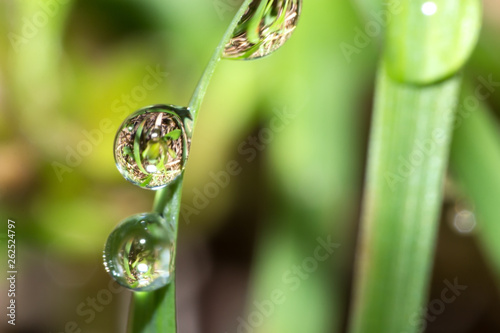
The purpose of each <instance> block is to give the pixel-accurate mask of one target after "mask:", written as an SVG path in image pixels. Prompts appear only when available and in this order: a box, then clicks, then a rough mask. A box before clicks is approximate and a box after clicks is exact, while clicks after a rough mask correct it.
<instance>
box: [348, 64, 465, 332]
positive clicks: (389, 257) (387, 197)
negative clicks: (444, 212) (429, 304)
mask: <svg viewBox="0 0 500 333" xmlns="http://www.w3.org/2000/svg"><path fill="white" fill-rule="evenodd" d="M458 87H459V78H458V77H453V78H451V79H449V80H446V81H444V82H441V83H438V84H435V85H430V86H413V85H406V84H402V83H398V82H396V81H394V80H392V79H391V78H390V77H389V76H388V75H387V73H386V72H385V70H384V68H381V70H380V72H379V77H378V84H377V92H376V104H375V110H374V112H375V114H374V117H375V118H374V123H373V125H372V126H373V127H372V128H373V129H372V133H371V141H370V148H369V149H370V152H369V161H368V176H367V184H366V188H365V196H364V202H363V216H362V225H361V231H360V232H361V233H360V240H359V245H358V253H359V259H358V267H357V273H356V279H357V280H356V283H355V287H354V290H355V295H354V296H355V297H354V301H353V313H352V317H351V326H350V331H349V332H350V333H366V332H385V333H400V332H405V333H417V332H419V331H420V330H419V327H418V325H415V324H414V321H415V316H417V318H418V316H419V314H420V311H421V309H422V307H423V306H424V304H425V302H426V294H427V290H428V282H429V277H430V273H431V267H432V260H433V256H434V247H435V240H436V233H437V224H438V217H439V211H440V207H441V200H442V187H443V178H444V174H445V170H446V166H447V161H448V151H449V141H450V136H451V125H452V122H451V121H450V120H449V119H452V116H453V109H454V104H455V101H456V100H457V96H458Z"/></svg>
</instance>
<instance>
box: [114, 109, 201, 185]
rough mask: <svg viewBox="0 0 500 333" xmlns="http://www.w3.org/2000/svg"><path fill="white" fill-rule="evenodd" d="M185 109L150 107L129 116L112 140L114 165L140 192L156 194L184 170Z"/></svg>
mask: <svg viewBox="0 0 500 333" xmlns="http://www.w3.org/2000/svg"><path fill="white" fill-rule="evenodd" d="M191 121H192V120H191V113H190V112H189V109H188V108H185V107H180V106H174V105H153V106H149V107H146V108H143V109H140V110H138V111H136V112H135V113H133V114H132V115H130V116H129V117H128V118H127V119H125V121H124V122H123V124H122V125H121V126H120V129H119V130H118V133H117V134H116V137H115V144H114V152H115V162H116V166H117V168H118V170H119V171H120V173H121V174H122V176H123V177H124V178H125V179H126V180H128V181H130V182H131V183H132V184H134V185H137V186H140V187H142V188H146V189H151V190H158V189H160V188H163V187H165V186H167V185H168V184H170V183H171V182H172V181H173V180H175V178H177V177H178V176H179V175H180V174H181V173H182V171H183V170H184V167H185V164H186V161H187V157H188V155H189V148H190V145H191V139H190V137H189V136H188V135H187V132H186V125H187V124H189V123H190V122H191Z"/></svg>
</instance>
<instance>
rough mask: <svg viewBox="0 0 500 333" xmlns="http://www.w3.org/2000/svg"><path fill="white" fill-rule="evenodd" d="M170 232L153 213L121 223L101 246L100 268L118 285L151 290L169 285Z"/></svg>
mask: <svg viewBox="0 0 500 333" xmlns="http://www.w3.org/2000/svg"><path fill="white" fill-rule="evenodd" d="M174 251H175V247H174V231H173V229H172V228H171V227H170V226H169V225H168V224H167V223H166V221H165V220H164V219H163V217H161V216H160V215H159V214H157V213H143V214H137V215H133V216H130V217H128V218H127V219H125V220H123V221H122V222H121V223H120V224H119V225H118V226H117V227H116V228H115V229H114V230H113V231H112V232H111V234H110V235H109V237H108V240H107V242H106V246H105V247H104V255H103V258H104V267H105V268H106V271H107V272H108V273H109V274H110V275H111V276H112V277H113V278H114V279H115V280H116V281H117V282H118V283H119V284H121V285H122V286H124V287H126V288H129V289H132V290H134V291H152V290H156V289H158V288H161V287H163V286H165V285H167V284H168V283H170V281H171V278H172V273H173V272H174Z"/></svg>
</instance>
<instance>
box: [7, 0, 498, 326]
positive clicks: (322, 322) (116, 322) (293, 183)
mask: <svg viewBox="0 0 500 333" xmlns="http://www.w3.org/2000/svg"><path fill="white" fill-rule="evenodd" d="M238 3H239V2H238V1H234V0H206V1H202V0H191V1H174V0H148V1H131V0H122V1H118V0H85V1H84V0H73V1H69V0H44V1H40V0H36V1H28V0H22V1H21V0H19V1H11V0H0V36H2V38H0V213H1V214H0V217H1V219H2V225H3V226H4V227H1V228H0V235H1V238H2V240H1V241H2V246H1V248H2V249H4V250H2V251H5V253H6V250H5V248H6V246H4V244H5V243H6V236H5V234H6V230H7V227H6V224H7V219H8V218H10V219H13V220H15V221H16V246H17V247H16V250H17V252H16V255H17V258H16V264H17V269H18V272H19V273H18V280H17V292H16V302H17V303H16V305H17V318H16V326H15V327H12V326H11V325H7V323H6V320H5V315H4V314H3V313H2V316H3V317H4V319H3V320H2V321H1V322H0V331H1V332H33V333H36V332H53V333H55V332H65V330H66V331H72V330H74V328H73V325H76V326H77V327H78V329H81V332H93V333H99V332H124V331H125V326H126V322H127V311H128V304H129V299H130V293H129V292H128V291H119V292H116V293H110V292H107V291H106V290H111V291H116V290H114V289H113V288H112V287H111V289H110V286H109V283H110V280H111V279H110V277H109V276H108V275H107V273H106V272H105V271H104V268H103V266H102V249H103V244H104V242H105V240H106V238H107V236H108V234H109V233H110V232H111V230H112V229H113V228H114V226H115V225H116V224H117V223H118V222H119V221H121V220H122V219H124V218H125V217H127V216H129V215H132V214H135V213H139V212H146V211H149V210H150V209H151V206H152V200H153V192H150V191H145V190H141V189H139V188H138V187H135V186H132V185H131V184H129V183H128V182H126V181H125V180H124V179H123V178H122V177H121V175H120V174H119V173H118V171H117V170H116V168H115V166H114V160H113V152H112V145H113V139H114V134H115V131H116V129H117V128H118V126H119V125H120V124H121V122H122V121H123V119H124V118H125V117H126V116H127V115H128V114H130V113H132V112H133V111H135V110H136V109H139V108H141V107H143V106H146V105H150V104H157V103H167V104H177V105H186V104H187V103H188V101H189V98H190V96H191V94H192V92H193V89H194V87H195V85H196V83H197V81H198V79H199V77H200V75H201V73H202V72H203V69H204V67H205V65H206V63H207V62H208V59H209V57H210V55H211V53H212V51H213V49H214V47H215V45H216V44H217V43H218V41H219V40H220V38H221V36H222V33H223V32H224V30H225V27H226V26H227V24H228V22H229V20H230V19H231V18H232V15H233V13H234V12H235V10H236V9H237V6H238ZM484 8H485V14H486V15H485V27H484V29H483V34H482V37H481V41H480V45H479V46H478V49H477V52H476V53H475V54H474V56H473V58H472V61H471V62H470V65H469V66H468V68H467V71H466V78H471V80H474V78H476V77H477V76H478V75H482V76H488V75H493V77H496V78H500V59H499V58H498V54H500V52H499V51H500V43H498V41H499V40H498V37H495V36H497V35H498V34H499V33H500V24H499V23H498V22H500V6H499V5H498V3H497V2H495V1H494V0H490V1H485V4H484ZM365 14H366V15H365ZM365 14H362V13H361V11H359V10H358V9H357V6H356V3H355V2H352V1H326V0H324V1H304V7H303V12H302V17H301V19H300V21H299V26H298V28H297V30H296V31H295V32H294V35H293V36H292V38H291V39H290V41H289V42H287V43H286V44H285V46H284V47H283V48H282V49H280V50H279V51H277V52H276V53H275V54H273V55H272V56H270V57H267V58H264V59H262V60H258V61H246V62H243V61H223V62H222V63H221V64H220V66H219V68H218V70H217V72H216V74H215V76H214V78H213V80H212V82H211V85H210V88H209V90H208V93H207V97H206V99H205V102H204V104H203V106H202V109H201V112H200V117H199V121H198V123H197V127H196V132H195V136H194V140H193V143H192V150H191V154H190V160H189V163H188V167H187V170H186V175H185V182H184V190H183V209H182V211H181V219H180V221H181V225H180V236H179V237H180V238H179V249H178V259H177V263H178V264H177V266H178V267H177V272H178V273H177V279H178V295H177V299H178V321H179V332H182V333H185V332H186V333H187V332H189V333H196V332H211V333H212V332H213V333H216V332H236V331H237V329H238V326H239V325H240V327H241V325H242V324H241V322H242V321H241V320H243V321H248V319H249V317H248V315H249V314H251V313H252V312H254V311H256V309H257V308H258V306H257V308H256V305H255V302H257V303H262V302H263V301H265V300H268V299H269V298H270V296H269V295H271V294H272V291H273V290H274V289H276V288H278V289H282V290H286V293H285V294H286V295H285V298H286V301H285V302H284V303H283V304H279V305H275V306H274V307H273V309H272V311H271V310H270V312H269V315H263V317H265V319H264V320H263V322H262V323H260V324H259V325H255V326H256V327H253V328H252V329H253V332H262V333H271V332H272V333H280V332H287V333H289V332H314V333H322V332H343V331H344V330H345V323H346V316H347V309H348V305H349V297H350V292H351V291H350V284H351V275H352V267H353V261H354V259H355V238H356V231H357V224H358V219H359V208H360V202H361V194H362V188H363V179H364V164H365V162H366V147H367V140H368V133H369V124H370V116H371V103H372V95H373V81H374V75H375V74H374V72H375V68H376V64H377V57H378V56H379V52H378V46H379V43H380V37H381V36H382V33H380V34H379V35H378V36H374V37H370V38H368V41H367V42H366V45H365V46H363V47H357V48H356V51H355V52H352V53H350V54H349V55H346V53H345V52H343V51H342V50H343V48H342V47H341V46H342V45H344V46H345V45H346V44H349V45H355V43H356V40H355V39H356V36H357V33H358V30H357V29H361V30H364V27H365V25H364V24H365V20H366V19H368V20H370V19H371V20H373V18H372V17H371V16H370V15H371V14H370V13H365ZM344 51H345V48H344ZM152 73H155V74H154V75H153V74H152ZM144 80H147V84H146V85H145V84H144ZM155 81H156V82H157V83H158V84H157V85H156V87H154V88H151V87H152V86H153V85H154V84H153V85H152V84H151V83H153V82H155ZM488 102H489V103H490V105H491V106H492V108H493V109H494V110H496V111H497V112H498V110H499V109H498V107H499V106H500V93H498V91H497V92H495V94H493V97H492V98H491V99H490V100H489V101H488ZM497 112H496V113H495V117H497V116H498V113H497ZM495 121H496V120H495ZM273 124H279V125H280V126H277V127H276V126H274V125H273ZM472 139H473V138H471V140H472ZM230 161H236V162H230ZM228 163H229V164H228ZM231 163H233V164H234V163H237V164H238V166H239V168H237V169H238V170H239V172H238V174H237V175H235V176H230V177H226V176H224V175H223V173H225V172H224V170H226V169H227V168H228V165H231ZM226 175H227V174H226ZM456 187H457V186H456V184H455V182H454V180H453V178H452V177H449V180H448V183H447V195H446V202H445V203H444V206H443V214H442V221H441V222H442V223H441V228H440V235H439V243H438V248H437V255H436V261H435V267H434V273H433V274H434V275H433V278H432V281H433V282H432V283H433V286H432V290H431V292H430V298H429V299H434V298H439V297H440V296H439V295H440V292H441V290H442V289H443V280H445V279H448V280H450V281H451V280H453V279H454V278H455V277H459V281H460V282H462V283H464V284H466V285H467V286H468V289H467V291H466V292H464V294H463V296H461V297H459V298H458V299H457V301H456V302H454V303H452V304H450V305H447V307H446V309H445V311H444V312H443V313H442V314H440V315H439V316H437V318H436V319H435V320H434V321H429V322H428V325H427V332H499V331H500V318H499V317H498V315H497V314H498V312H499V311H500V302H499V298H498V295H499V294H498V289H497V288H496V287H495V283H496V281H495V279H494V277H493V274H492V272H491V268H490V266H489V263H488V262H487V260H486V259H485V257H484V255H483V253H481V251H480V249H479V247H478V245H477V244H476V240H475V238H474V237H473V236H474V231H472V232H471V233H467V234H463V233H461V232H459V230H457V228H456V226H454V223H453V221H454V220H455V217H456V213H457V212H459V211H460V210H462V209H461V208H460V209H458V208H457V207H463V206H464V205H465V207H467V209H468V210H470V211H471V212H473V211H474V205H473V204H471V202H470V201H465V202H464V197H465V194H463V193H461V192H459V190H457V188H456ZM457 209H458V210H457ZM499 217H500V211H499ZM477 223H480V221H477ZM318 237H320V238H321V239H328V238H329V239H331V240H332V242H334V243H337V244H338V245H339V247H338V248H337V249H336V250H335V252H334V253H333V254H332V255H331V256H330V257H329V258H328V259H327V260H326V261H324V262H320V263H319V264H318V268H317V269H315V270H314V271H313V272H311V273H308V274H307V278H306V277H300V275H297V274H296V276H298V277H299V279H298V281H299V283H298V287H297V288H294V289H293V290H291V288H289V287H290V284H289V283H287V282H286V279H283V275H284V274H287V272H289V271H292V272H293V267H294V265H300V264H301V263H302V262H303V260H304V259H305V258H307V257H309V256H311V255H312V253H313V251H314V249H315V248H316V246H317V245H318V241H317V238H318ZM4 258H5V259H4ZM6 261H7V258H6V255H5V256H3V255H2V260H1V263H0V268H1V270H2V271H3V272H5V271H6V270H7V268H6ZM291 274H295V273H291ZM0 281H1V282H0V294H1V298H0V299H1V300H2V301H1V307H2V308H3V309H5V306H6V302H7V301H8V299H7V297H6V291H7V289H8V288H7V284H6V280H5V279H2V280H0ZM496 285H498V283H497V284H496ZM103 290H104V291H103ZM109 295H112V296H111V298H109V297H108V298H107V296H109ZM93 299H95V302H96V303H95V306H94V307H93V306H92V305H91V303H92V302H93ZM4 311H5V310H4ZM261 312H262V311H261ZM72 322H74V323H75V324H72ZM68 323H69V324H68ZM68 325H69V327H70V328H69V329H68ZM240 331H241V329H240ZM75 332H77V330H76V329H75ZM242 332H244V331H242ZM367 333H370V332H367ZM402 333H403V332H402Z"/></svg>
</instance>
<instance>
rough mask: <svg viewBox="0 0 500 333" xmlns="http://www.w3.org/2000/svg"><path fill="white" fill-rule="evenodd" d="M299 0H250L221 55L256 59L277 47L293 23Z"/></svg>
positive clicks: (295, 22)
mask: <svg viewBox="0 0 500 333" xmlns="http://www.w3.org/2000/svg"><path fill="white" fill-rule="evenodd" d="M301 8H302V0H254V1H252V3H251V4H250V6H249V7H248V10H247V11H246V13H245V14H244V15H243V17H242V18H241V20H240V22H239V23H238V26H237V27H236V29H235V30H234V32H233V36H232V38H231V40H230V41H229V42H228V43H227V45H226V47H225V49H224V53H223V57H224V58H227V59H257V58H261V57H264V56H266V55H269V54H271V53H272V52H274V51H276V50H277V49H279V48H280V47H281V46H282V45H283V44H284V43H285V42H286V41H287V40H288V38H290V36H291V35H292V32H293V31H294V30H295V27H296V26H297V22H298V19H299V16H300V11H301Z"/></svg>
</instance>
